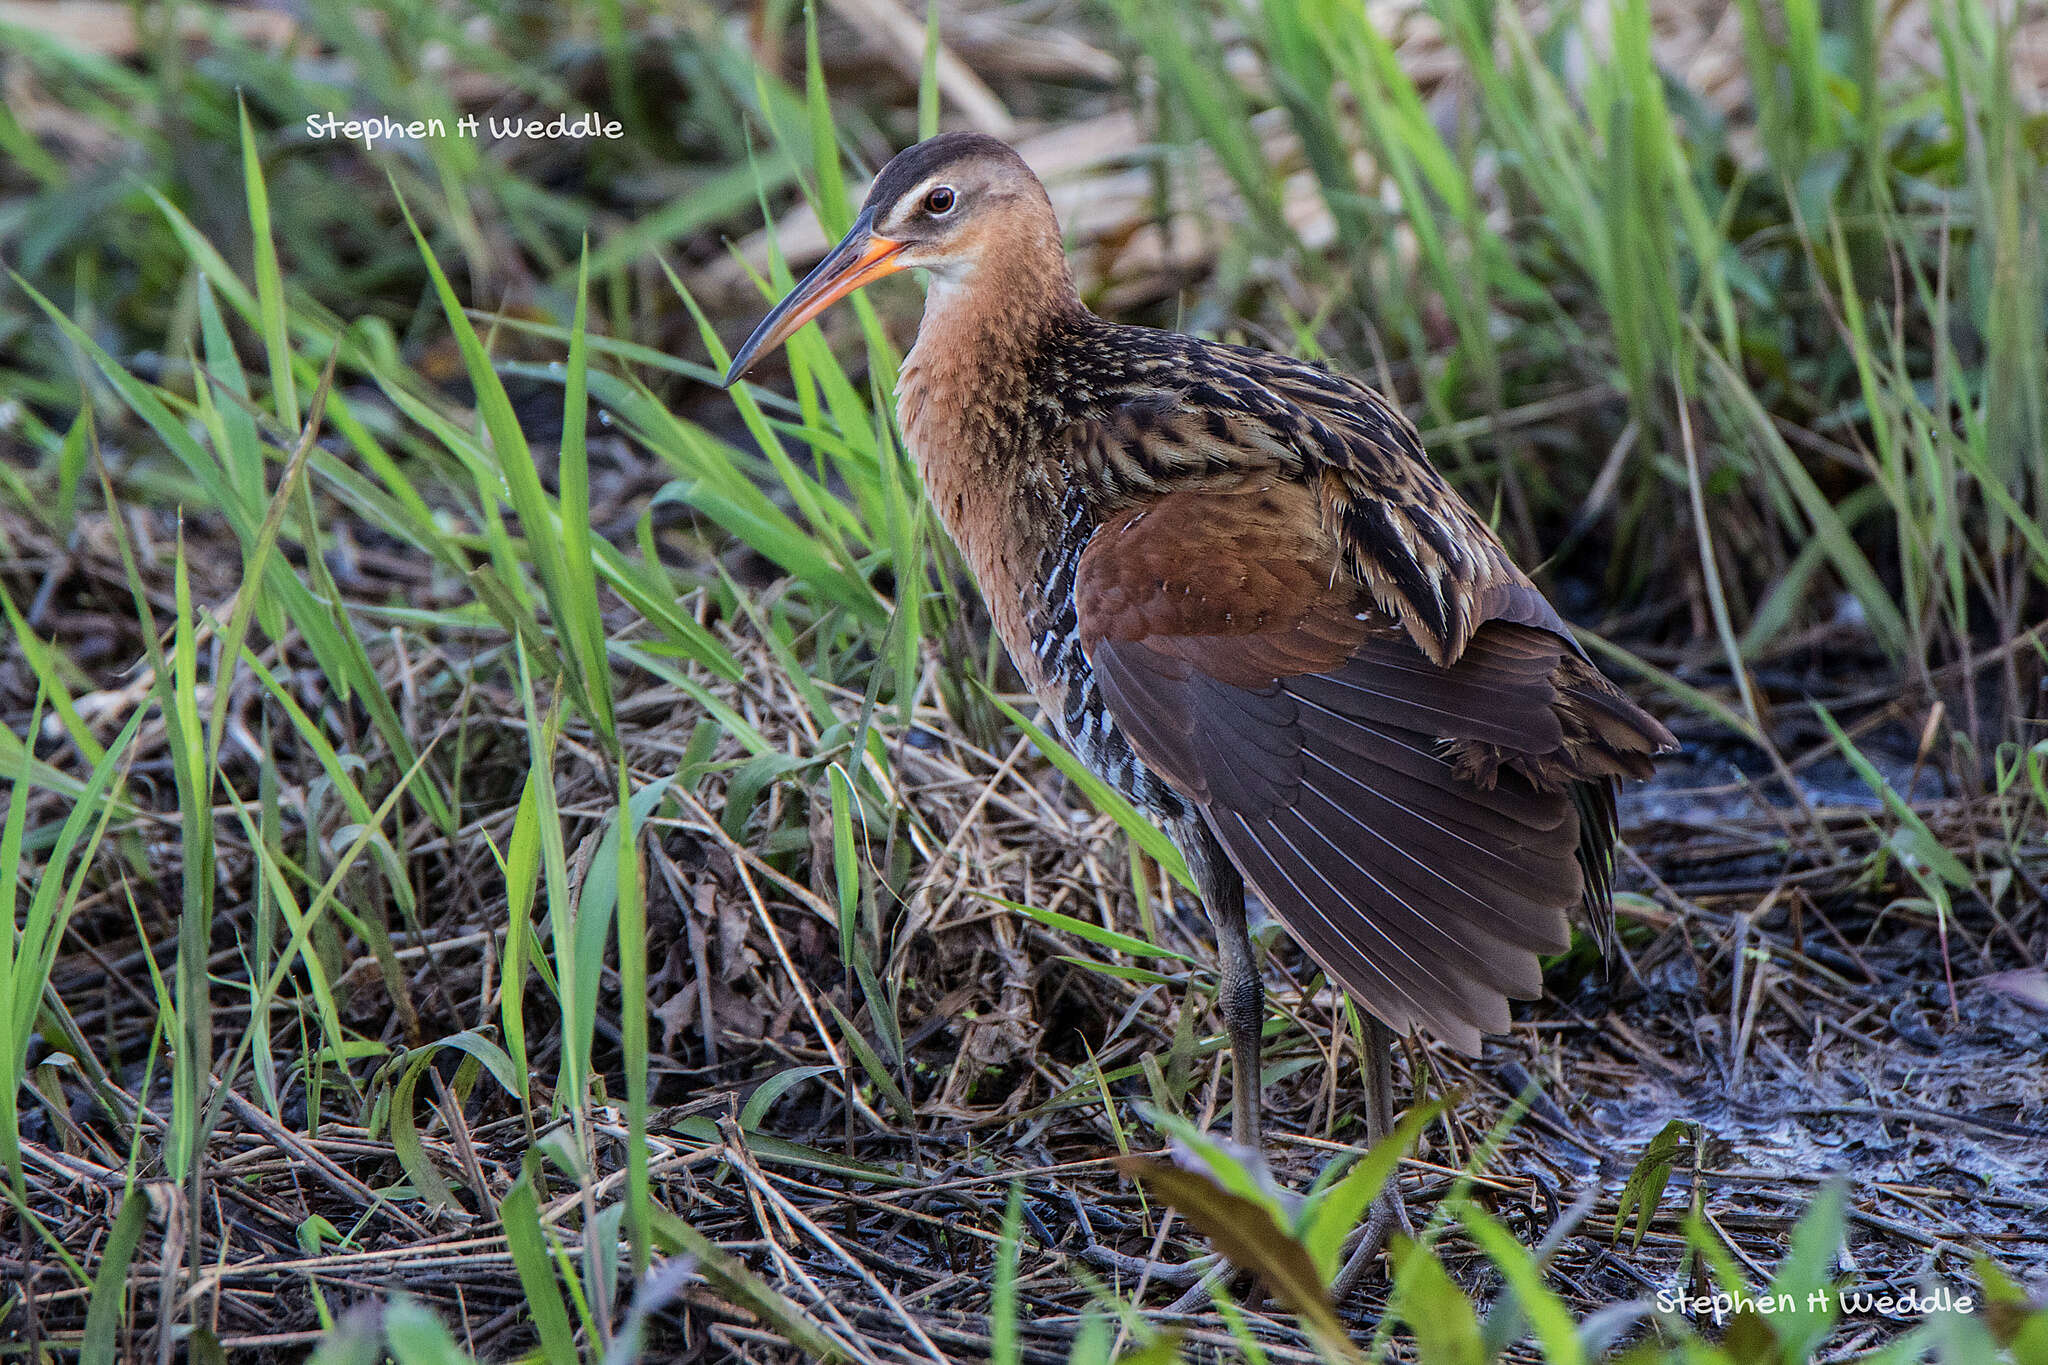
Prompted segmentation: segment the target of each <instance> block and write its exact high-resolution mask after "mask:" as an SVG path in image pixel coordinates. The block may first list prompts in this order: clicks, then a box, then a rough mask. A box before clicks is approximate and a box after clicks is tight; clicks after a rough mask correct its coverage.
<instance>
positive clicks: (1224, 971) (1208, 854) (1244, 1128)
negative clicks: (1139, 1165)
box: [1182, 826, 1266, 1150]
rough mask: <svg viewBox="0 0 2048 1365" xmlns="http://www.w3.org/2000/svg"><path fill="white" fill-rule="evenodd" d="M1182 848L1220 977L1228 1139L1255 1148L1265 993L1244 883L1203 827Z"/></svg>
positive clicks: (1257, 1140)
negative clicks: (1226, 1042) (1212, 937)
mask: <svg viewBox="0 0 2048 1365" xmlns="http://www.w3.org/2000/svg"><path fill="white" fill-rule="evenodd" d="M1192 834H1193V837H1192V838H1189V839H1186V840H1184V841H1183V843H1182V849H1183V852H1185V853H1186V854H1188V855H1189V857H1188V870H1189V871H1190V872H1192V873H1194V877H1195V885H1196V887H1197V888H1198V889H1199V890H1200V891H1201V893H1202V901H1203V904H1204V905H1206V906H1207V907H1208V911H1209V920H1210V922H1211V923H1212V924H1214V925H1215V927H1216V956H1217V959H1218V960H1217V971H1218V975H1219V978H1220V980H1219V983H1218V997H1217V1004H1218V1005H1220V1006H1221V1007H1222V1010H1223V1023H1224V1026H1225V1027H1226V1028H1227V1029H1229V1031H1230V1061H1231V1071H1230V1086H1231V1089H1230V1139H1231V1141H1233V1142H1235V1143H1236V1144H1237V1145H1238V1146H1240V1147H1244V1148H1248V1149H1251V1150H1257V1148H1258V1146H1259V1048H1260V1041H1261V1035H1262V1033H1263V1032H1264V1026H1265V1022H1266V1019H1265V1016H1266V992H1265V987H1264V986H1263V985H1262V984H1261V983H1260V981H1259V961H1258V957H1257V956H1256V954H1255V953H1254V952H1253V949H1252V933H1251V926H1250V925H1249V924H1247V923H1246V922H1245V913H1244V878H1243V877H1241V876H1240V875H1238V871H1237V868H1236V867H1235V866H1234V865H1233V864H1232V863H1231V861H1230V858H1229V856H1228V855H1227V854H1225V853H1224V851H1223V846H1222V845H1221V844H1219V843H1217V842H1216V836H1215V835H1213V834H1211V833H1210V832H1209V830H1208V827H1207V826H1199V827H1198V828H1197V829H1195V830H1194V831H1193V832H1192Z"/></svg>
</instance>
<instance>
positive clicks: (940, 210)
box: [924, 185, 956, 218]
mask: <svg viewBox="0 0 2048 1365" xmlns="http://www.w3.org/2000/svg"><path fill="white" fill-rule="evenodd" d="M955 197H956V196H955V195H954V193H953V187H952V186H951V185H939V186H936V187H935V188H933V189H932V190H931V191H930V192H929V193H928V194H926V195H925V197H924V211H925V212H926V213H929V214H931V215H932V216H933V217H934V218H943V217H945V216H946V215H947V214H949V213H951V212H952V211H953V200H954V198H955Z"/></svg>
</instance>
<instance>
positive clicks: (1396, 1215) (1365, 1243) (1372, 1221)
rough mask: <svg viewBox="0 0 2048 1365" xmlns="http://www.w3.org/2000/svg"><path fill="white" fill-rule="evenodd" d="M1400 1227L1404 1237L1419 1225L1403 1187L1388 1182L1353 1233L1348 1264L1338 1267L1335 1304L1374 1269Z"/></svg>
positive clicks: (1332, 1284)
mask: <svg viewBox="0 0 2048 1365" xmlns="http://www.w3.org/2000/svg"><path fill="white" fill-rule="evenodd" d="M1397 1228H1398V1229H1399V1230H1400V1232H1401V1234H1402V1235H1403V1236H1406V1237H1413V1236H1414V1235H1415V1225H1414V1223H1412V1222H1410V1221H1409V1218H1408V1205H1407V1202H1406V1201H1405V1200H1403V1199H1402V1198H1401V1191H1400V1188H1399V1187H1398V1186H1396V1185H1395V1184H1394V1183H1393V1182H1392V1181H1388V1182H1387V1187H1386V1189H1384V1190H1382V1191H1381V1192H1380V1197H1379V1198H1377V1199H1375V1200H1373V1201H1372V1208H1371V1209H1370V1210H1369V1211H1368V1212H1367V1213H1366V1215H1365V1223H1364V1224H1363V1225H1362V1226H1361V1227H1360V1228H1359V1229H1358V1231H1357V1232H1355V1233H1353V1234H1352V1235H1351V1245H1350V1247H1349V1248H1348V1249H1347V1250H1346V1254H1345V1257H1344V1265H1343V1267H1342V1268H1341V1269H1340V1270H1338V1272H1337V1278H1336V1279H1334V1280H1332V1281H1331V1282H1330V1298H1331V1300H1332V1301H1333V1302H1334V1303H1336V1304H1337V1305H1339V1306H1340V1307H1341V1306H1342V1305H1343V1303H1344V1300H1346V1299H1347V1298H1349V1297H1351V1291H1352V1290H1354V1289H1356V1288H1357V1287H1358V1285H1359V1282H1360V1281H1361V1280H1363V1279H1364V1278H1365V1272H1366V1271H1367V1270H1369V1269H1371V1268H1372V1263H1373V1259H1374V1258H1375V1257H1377V1256H1378V1255H1379V1254H1380V1252H1381V1251H1382V1250H1383V1249H1385V1247H1386V1245H1387V1237H1388V1235H1389V1234H1390V1233H1392V1232H1393V1231H1394V1230H1395V1229H1397Z"/></svg>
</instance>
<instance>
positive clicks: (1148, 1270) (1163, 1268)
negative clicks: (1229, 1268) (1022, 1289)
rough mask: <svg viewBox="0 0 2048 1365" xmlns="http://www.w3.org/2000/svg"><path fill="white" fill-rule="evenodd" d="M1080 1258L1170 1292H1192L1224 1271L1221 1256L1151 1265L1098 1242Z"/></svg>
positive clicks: (1148, 1261) (1151, 1262) (1142, 1259)
mask: <svg viewBox="0 0 2048 1365" xmlns="http://www.w3.org/2000/svg"><path fill="white" fill-rule="evenodd" d="M1080 1256H1081V1259H1082V1260H1084V1261H1086V1262H1087V1263H1088V1264H1089V1265H1092V1266H1094V1267H1095V1268H1096V1269H1098V1270H1107V1271H1110V1272H1112V1273H1113V1274H1117V1275H1125V1276H1129V1277H1131V1278H1132V1279H1136V1280H1146V1281H1150V1282H1151V1283H1153V1284H1161V1285H1165V1286H1166V1287H1167V1288H1169V1289H1186V1290H1193V1289H1195V1288H1197V1287H1199V1286H1201V1285H1203V1284H1204V1283H1205V1277H1206V1276H1208V1275H1209V1274H1210V1272H1212V1271H1217V1270H1222V1269H1223V1268H1224V1261H1223V1258H1222V1257H1221V1256H1216V1255H1209V1256H1197V1257H1195V1259H1193V1260H1192V1261H1183V1262H1181V1263H1179V1264H1177V1265H1176V1264H1173V1263H1171V1262H1167V1261H1150V1260H1147V1259H1145V1258H1144V1257H1143V1256H1127V1255H1125V1254H1124V1253H1123V1252H1121V1251H1115V1250H1112V1249H1111V1248H1109V1247H1106V1246H1104V1245H1102V1244H1101V1243H1100V1242H1090V1243H1089V1244H1088V1245H1087V1246H1084V1247H1082V1248H1081V1251H1080ZM1181 1311H1186V1310H1181Z"/></svg>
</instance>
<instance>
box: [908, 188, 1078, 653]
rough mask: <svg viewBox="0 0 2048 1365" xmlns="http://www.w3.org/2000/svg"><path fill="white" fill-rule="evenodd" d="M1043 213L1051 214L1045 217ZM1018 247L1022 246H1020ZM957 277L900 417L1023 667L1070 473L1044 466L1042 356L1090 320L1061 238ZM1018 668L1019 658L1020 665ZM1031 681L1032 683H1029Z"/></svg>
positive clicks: (1051, 419)
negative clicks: (1032, 606)
mask: <svg viewBox="0 0 2048 1365" xmlns="http://www.w3.org/2000/svg"><path fill="white" fill-rule="evenodd" d="M1048 216H1049V215H1048ZM1020 245H1021V244H1020ZM1040 245H1041V246H1045V247H1046V249H1043V250H1040V251H1034V252H1026V251H1022V250H1018V251H1014V252H1008V253H1004V254H1002V255H1000V256H998V257H996V258H995V259H991V260H987V261H984V262H983V263H982V264H980V265H978V266H977V267H976V268H975V269H973V270H972V271H969V272H965V273H963V274H961V275H959V276H957V277H952V278H940V277H935V278H934V279H933V282H932V286H931V289H930V291H929V292H928V294H927V295H926V298H925V311H924V321H923V323H922V324H921V325H920V326H919V328H918V332H917V344H916V345H915V346H913V347H912V348H911V350H910V354H909V355H908V356H906V357H905V358H904V362H903V372H902V375H901V377H900V378H899V379H898V381H897V385H896V413H897V418H898V421H899V422H900V423H901V425H902V428H903V436H904V440H905V442H906V443H907V444H908V446H909V449H910V454H911V458H912V459H913V460H915V461H916V463H917V467H918V472H919V473H920V474H922V475H923V477H924V484H925V489H926V491H927V492H929V493H930V495H931V500H932V506H933V507H934V508H935V509H936V510H937V512H938V514H939V519H940V520H941V521H942V522H944V523H945V526H946V530H947V532H948V533H949V534H950V535H951V536H952V537H953V540H954V542H955V543H956V544H957V545H959V547H960V550H961V552H962V554H963V555H964V556H965V557H966V559H967V562H968V565H969V567H971V568H972V569H973V571H974V575H975V578H976V579H977V580H978V581H979V582H980V584H981V586H982V591H983V593H984V595H985V596H986V598H987V600H988V603H989V606H990V609H991V610H992V612H993V613H994V615H995V619H996V626H997V629H998V631H999V633H1000V634H1001V635H1002V637H1003V641H1004V643H1005V644H1006V645H1008V646H1009V648H1010V651H1011V654H1012V655H1013V657H1016V656H1019V655H1020V651H1023V655H1022V657H1023V658H1028V647H1027V646H1028V640H1029V635H1028V626H1027V622H1026V619H1025V617H1026V614H1027V613H1028V606H1027V598H1029V597H1030V596H1031V595H1032V594H1033V591H1034V588H1035V587H1036V588H1037V591H1038V592H1041V593H1042V587H1038V586H1037V585H1038V583H1039V579H1040V575H1041V565H1042V561H1043V558H1044V554H1045V550H1046V544H1047V539H1048V536H1050V535H1052V534H1055V533H1056V532H1057V529H1058V527H1059V524H1060V516H1059V508H1060V505H1061V500H1062V498H1063V496H1064V493H1065V488H1064V480H1065V475H1066V470H1065V468H1064V466H1063V465H1062V464H1060V463H1058V462H1057V461H1055V460H1053V459H1051V458H1049V457H1050V455H1051V450H1052V447H1053V446H1054V445H1055V444H1056V443H1055V442H1054V441H1053V439H1052V437H1053V435H1054V428H1055V427H1056V426H1057V425H1058V423H1059V416H1058V414H1057V413H1054V412H1051V411H1049V410H1048V408H1047V405H1046V403H1045V398H1046V395H1045V394H1044V393H1042V392H1039V390H1040V389H1042V388H1043V386H1044V383H1045V369H1046V365H1045V357H1046V356H1047V355H1049V354H1054V353H1056V352H1057V350H1058V348H1059V345H1060V338H1061V337H1062V336H1064V335H1066V334H1068V333H1070V332H1071V331H1072V330H1073V329H1074V328H1076V327H1077V326H1086V325H1087V322H1088V320H1089V318H1090V316H1091V315H1090V314H1089V313H1088V312H1087V310H1086V309H1085V308H1084V307H1083V306H1082V304H1081V301H1080V299H1079V298H1078V297H1077V296H1076V294H1075V293H1074V285H1073V280H1072V278H1071V277H1070V276H1069V275H1068V273H1067V267H1066V260H1065V257H1064V256H1063V255H1062V254H1061V253H1060V250H1059V243H1058V238H1057V236H1053V237H1052V238H1051V240H1050V243H1049V245H1047V244H1040ZM1020 662H1021V660H1020ZM1027 681H1035V680H1033V679H1031V678H1030V677H1029V676H1028V670H1027Z"/></svg>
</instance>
